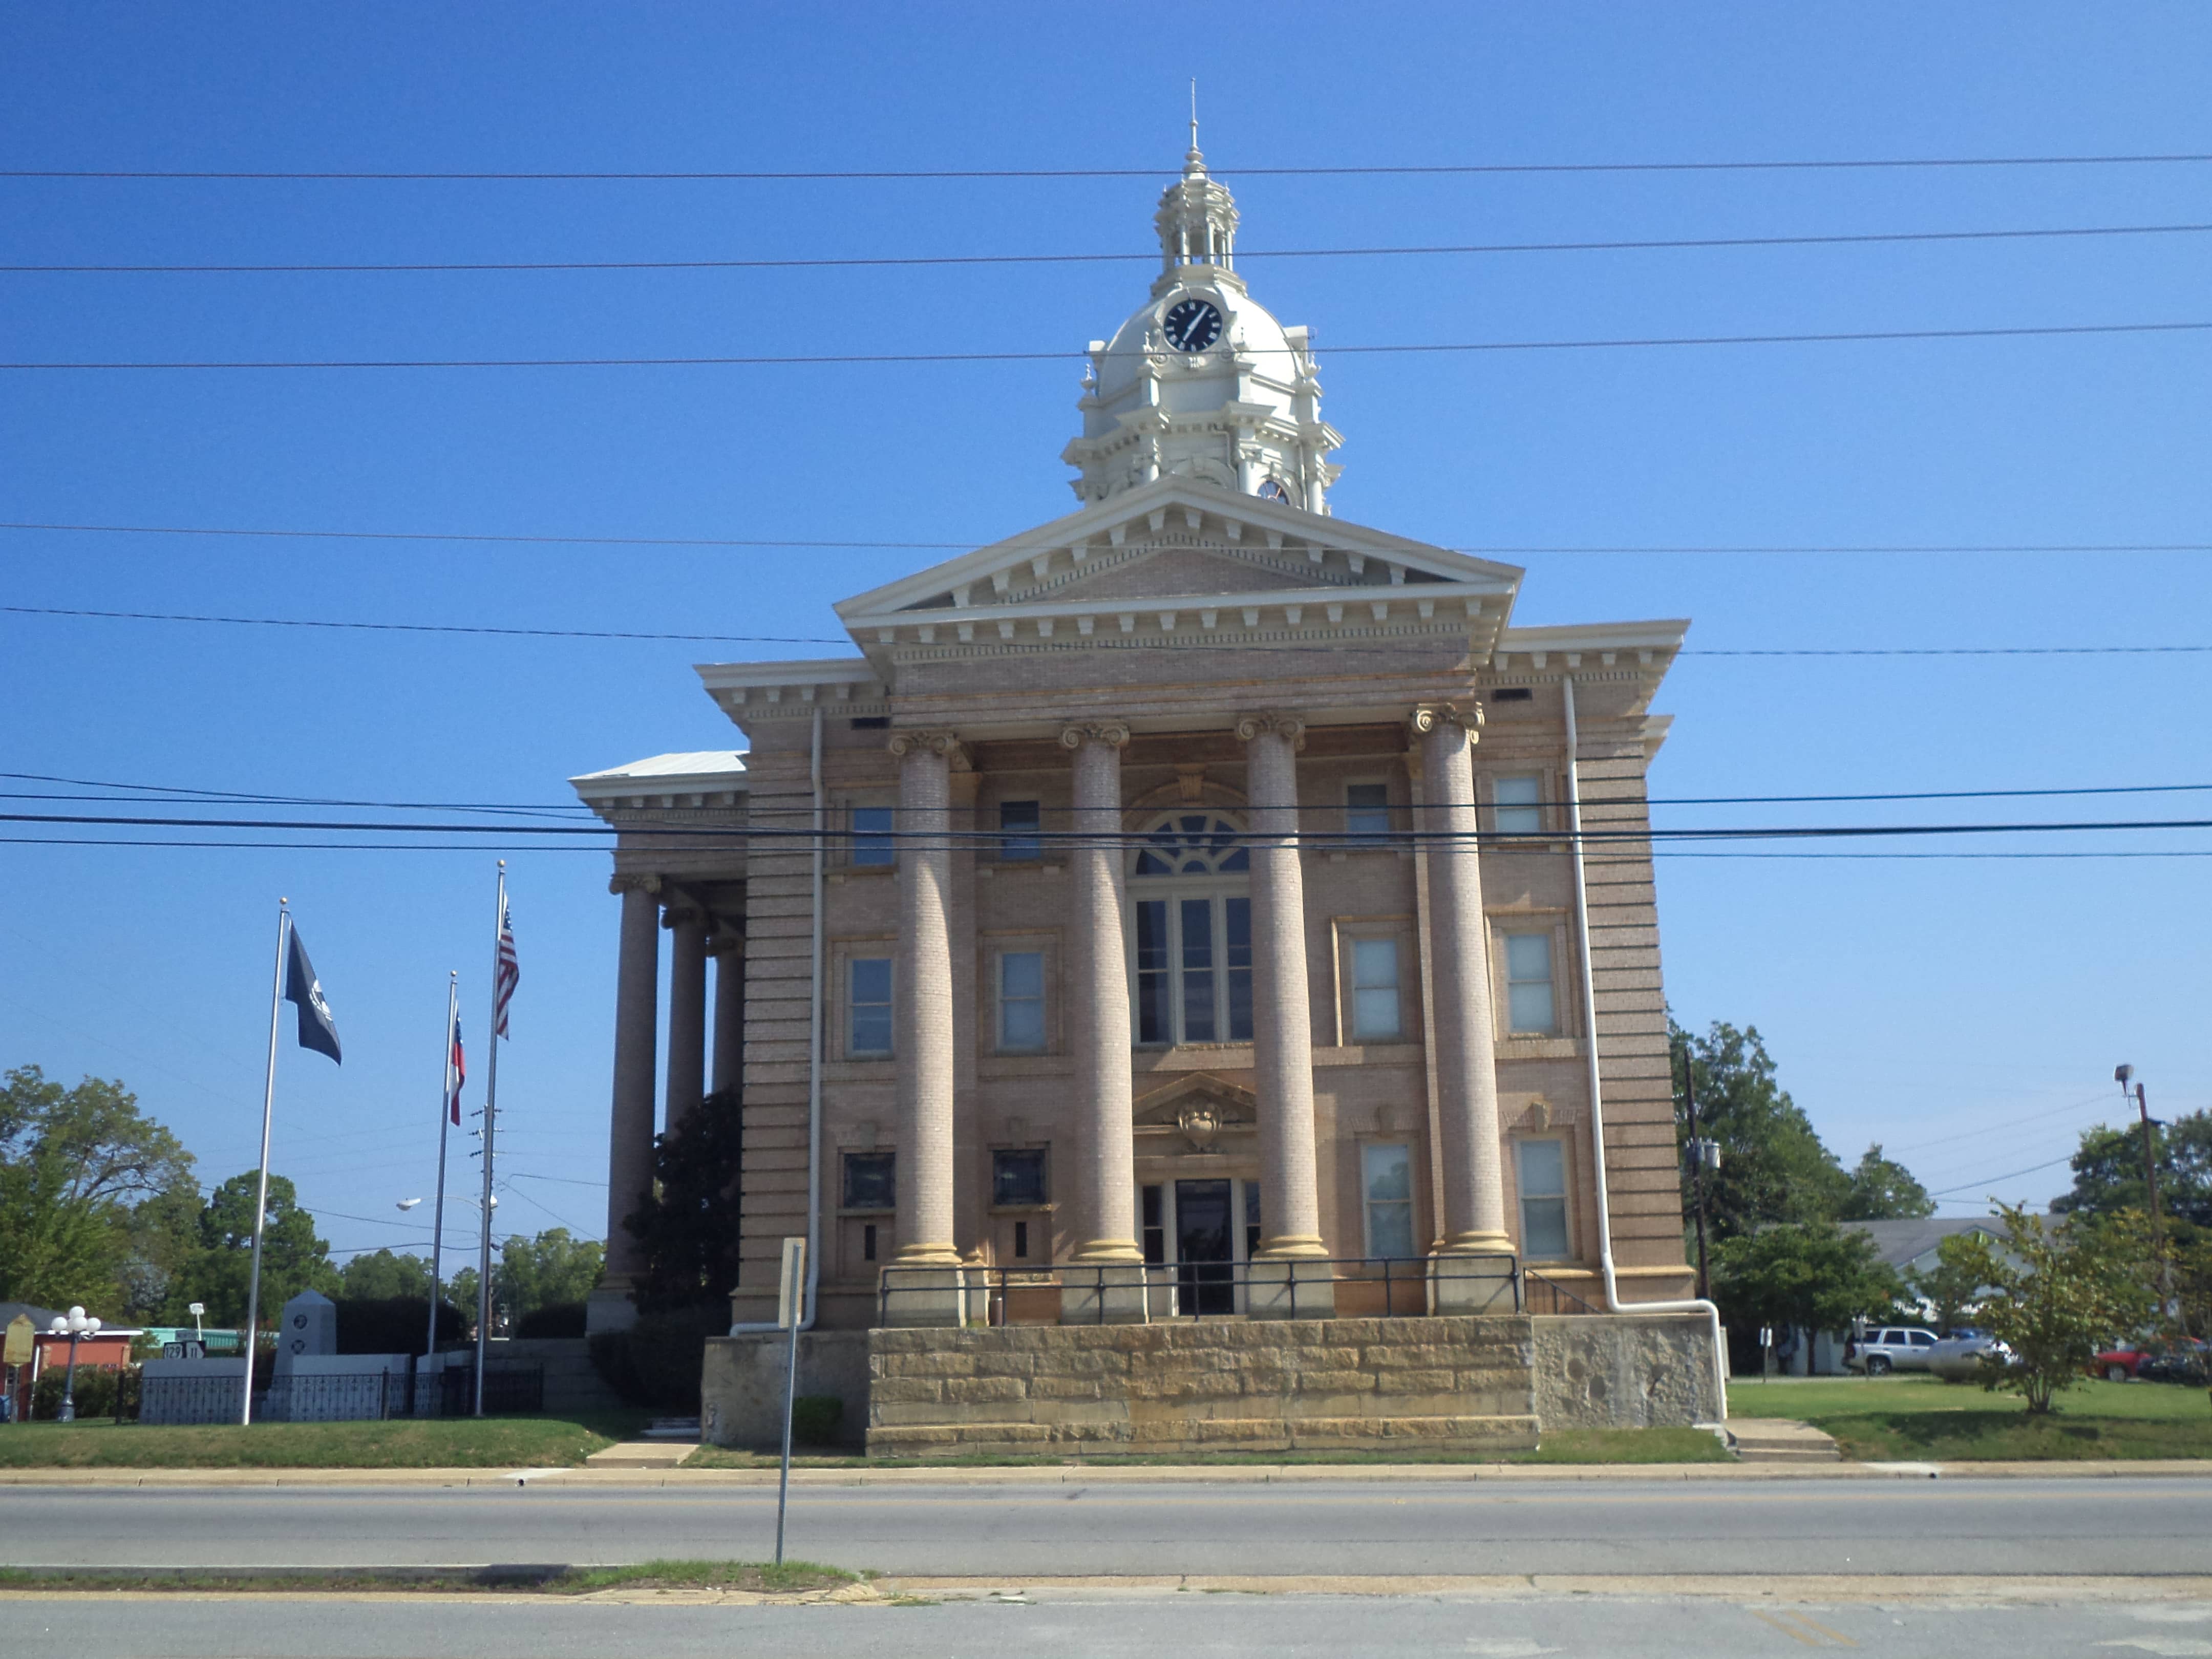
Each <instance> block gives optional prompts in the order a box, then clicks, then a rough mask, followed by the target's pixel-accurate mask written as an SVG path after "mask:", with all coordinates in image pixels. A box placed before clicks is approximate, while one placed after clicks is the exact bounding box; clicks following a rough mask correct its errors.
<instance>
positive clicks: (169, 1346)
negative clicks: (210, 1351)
mask: <svg viewBox="0 0 2212 1659" xmlns="http://www.w3.org/2000/svg"><path fill="white" fill-rule="evenodd" d="M161 1358H164V1359H205V1358H207V1344H206V1343H204V1342H200V1341H196V1340H188V1341H184V1342H164V1343H163V1344H162V1345H161Z"/></svg>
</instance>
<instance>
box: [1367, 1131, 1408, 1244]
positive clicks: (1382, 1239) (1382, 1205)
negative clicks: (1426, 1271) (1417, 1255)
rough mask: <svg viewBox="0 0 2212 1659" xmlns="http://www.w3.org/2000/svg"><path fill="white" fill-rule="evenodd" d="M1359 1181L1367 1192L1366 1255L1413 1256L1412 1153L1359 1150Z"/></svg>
mask: <svg viewBox="0 0 2212 1659" xmlns="http://www.w3.org/2000/svg"><path fill="white" fill-rule="evenodd" d="M1359 1173H1360V1180H1361V1182H1362V1183H1363V1185H1364V1188H1365V1189H1366V1193H1367V1254H1368V1255H1388V1256H1400V1257H1410V1256H1411V1255H1413V1149H1412V1148H1411V1147H1409V1146H1362V1147H1361V1148H1360V1149H1359Z"/></svg>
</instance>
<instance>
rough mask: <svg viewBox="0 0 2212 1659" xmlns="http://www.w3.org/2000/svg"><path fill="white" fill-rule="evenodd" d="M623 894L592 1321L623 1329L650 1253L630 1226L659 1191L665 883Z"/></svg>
mask: <svg viewBox="0 0 2212 1659" xmlns="http://www.w3.org/2000/svg"><path fill="white" fill-rule="evenodd" d="M609 888H610V890H611V891H613V892H616V893H619V894H620V895H621V896H622V954H621V957H620V958H619V961H618V963H617V967H616V970H615V1077H614V1104H613V1110H612V1112H611V1114H610V1117H609V1130H608V1138H607V1269H606V1278H605V1282H604V1283H603V1284H602V1285H600V1287H599V1289H598V1290H596V1291H592V1296H591V1300H590V1302H589V1304H587V1308H586V1322H587V1325H588V1328H590V1329H592V1330H593V1331H601V1330H620V1329H623V1328H626V1327H627V1326H629V1324H630V1323H631V1322H633V1321H634V1320H635V1318H636V1317H637V1310H636V1309H635V1306H634V1305H633V1304H632V1303H631V1302H630V1299H629V1292H630V1287H631V1285H634V1284H635V1282H636V1279H637V1277H638V1275H639V1274H640V1273H642V1272H643V1271H644V1267H645V1260H644V1252H643V1251H642V1250H641V1248H640V1247H639V1245H638V1242H637V1240H636V1238H635V1237H633V1236H632V1234H631V1233H630V1231H629V1228H628V1227H626V1226H625V1225H623V1223H624V1222H626V1221H627V1220H628V1219H629V1217H630V1215H631V1213H632V1212H634V1211H635V1210H636V1208H637V1206H638V1205H639V1204H640V1203H641V1201H642V1200H644V1199H645V1197H646V1196H647V1194H649V1193H650V1192H651V1191H652V1190H653V1060H654V1055H653V1047H654V1042H655V1041H656V1039H657V1037H658V1036H659V1032H658V1030H657V1028H658V1026H659V1023H660V1022H659V1018H658V1012H659V1009H658V1004H659V992H660V898H659V893H660V878H659V877H658V876H617V877H616V878H614V880H613V881H612V882H611V883H610V884H609Z"/></svg>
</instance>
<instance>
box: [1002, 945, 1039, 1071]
mask: <svg viewBox="0 0 2212 1659" xmlns="http://www.w3.org/2000/svg"><path fill="white" fill-rule="evenodd" d="M999 1047H1000V1048H1003V1049H1005V1050H1006V1051H1007V1052H1009V1053H1013V1054H1040V1053H1042V1052H1043V1049H1044V952H1043V951H1004V952H1002V953H1001V954H1000V957H999Z"/></svg>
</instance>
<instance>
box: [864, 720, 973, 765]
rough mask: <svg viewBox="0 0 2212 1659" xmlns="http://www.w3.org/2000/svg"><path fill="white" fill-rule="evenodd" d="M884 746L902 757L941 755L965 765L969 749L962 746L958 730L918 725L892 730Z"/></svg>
mask: <svg viewBox="0 0 2212 1659" xmlns="http://www.w3.org/2000/svg"><path fill="white" fill-rule="evenodd" d="M884 747H885V748H887V749H889V750H890V751H891V753H893V754H894V755H897V756H900V757H905V756H907V755H910V754H930V755H941V756H943V757H945V759H946V760H948V761H951V762H952V763H955V764H963V765H964V764H965V763H966V762H967V759H968V755H967V751H966V750H963V749H962V748H961V746H960V734H959V733H958V732H951V731H942V730H929V729H927V728H924V727H921V726H916V727H915V728H914V729H913V730H911V731H906V732H892V733H891V735H890V741H889V742H888V743H886V744H884Z"/></svg>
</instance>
